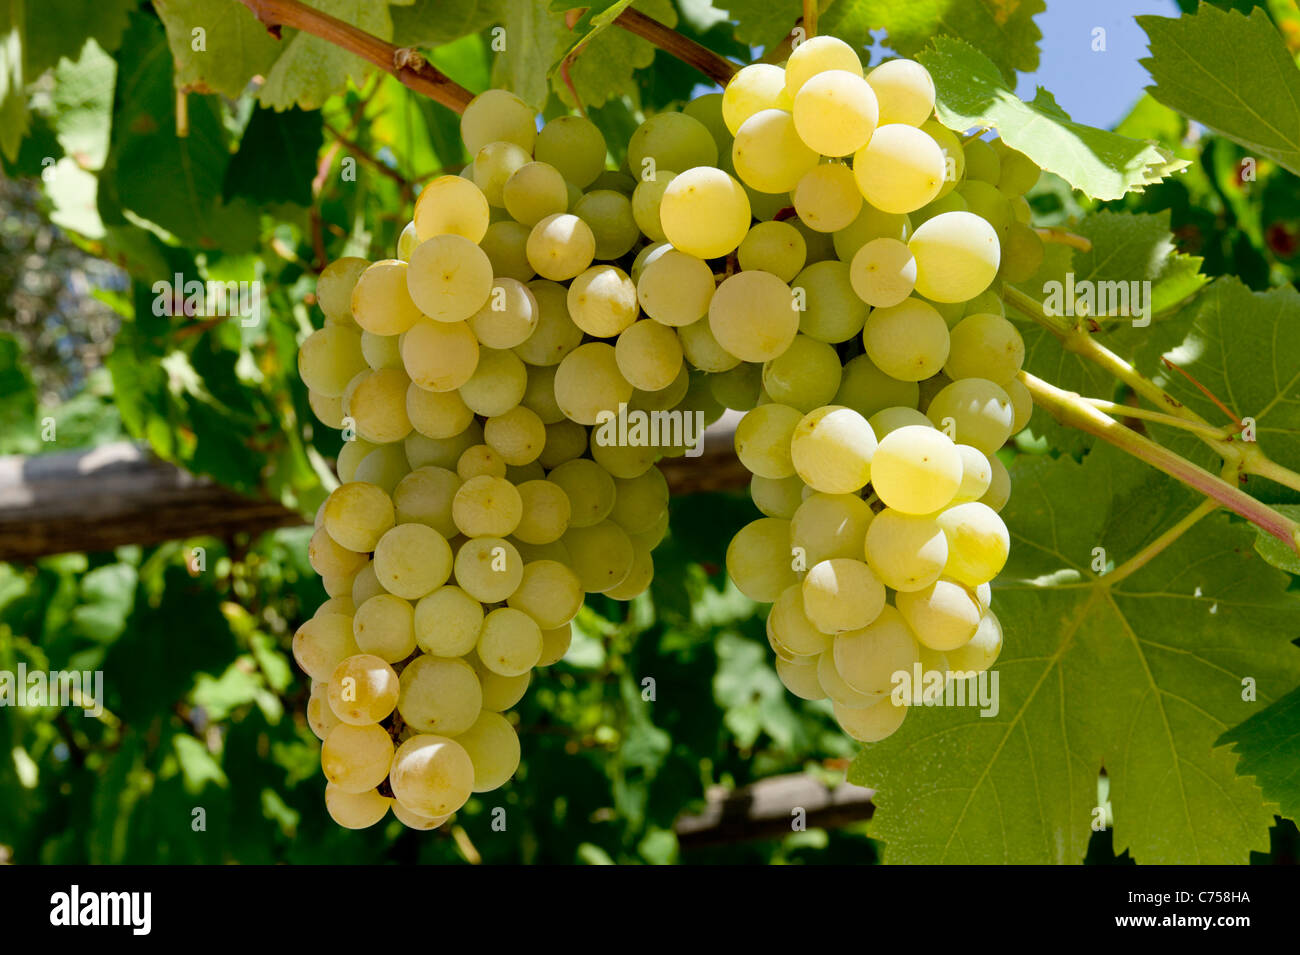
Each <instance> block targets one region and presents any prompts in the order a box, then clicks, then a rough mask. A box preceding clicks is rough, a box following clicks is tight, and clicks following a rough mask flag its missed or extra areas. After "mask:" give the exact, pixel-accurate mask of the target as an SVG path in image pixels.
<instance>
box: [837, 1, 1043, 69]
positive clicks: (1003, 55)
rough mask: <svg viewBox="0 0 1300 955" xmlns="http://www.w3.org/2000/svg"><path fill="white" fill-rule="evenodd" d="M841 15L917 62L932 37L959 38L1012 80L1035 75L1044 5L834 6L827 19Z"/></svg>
mask: <svg viewBox="0 0 1300 955" xmlns="http://www.w3.org/2000/svg"><path fill="white" fill-rule="evenodd" d="M841 9H852V10H854V12H855V15H856V16H860V17H863V18H865V19H866V21H867V22H868V23H870V24H871V26H872V27H874V28H883V29H884V30H885V31H886V34H885V41H884V42H885V45H886V46H888V47H890V48H891V49H893V50H895V51H896V52H898V53H899V54H900V55H902V56H915V55H916V54H917V53H919V52H920V51H921V50H923V49H925V46H926V44H928V43H929V42H930V39H931V38H932V37H935V36H939V35H941V34H946V35H948V36H955V37H957V36H959V37H961V38H962V39H964V40H966V41H967V42H969V43H970V44H971V45H972V46H974V47H975V48H976V49H978V50H980V51H982V52H983V53H984V54H985V55H986V56H988V58H989V59H990V60H992V61H993V63H994V64H996V66H997V68H998V70H999V71H1000V72H1001V73H1002V75H1003V76H1004V77H1006V78H1007V79H1014V77H1015V74H1016V71H1017V70H1021V71H1024V72H1026V73H1029V72H1033V71H1034V70H1036V69H1038V44H1039V42H1040V41H1041V40H1042V39H1043V34H1042V32H1041V31H1040V30H1039V29H1038V25H1037V24H1036V23H1034V17H1036V16H1038V15H1039V14H1040V13H1042V12H1043V11H1044V10H1046V9H1047V4H1046V3H1045V2H1044V0H964V2H962V3H953V2H952V0H837V2H836V3H834V4H832V6H831V8H830V10H829V11H828V14H835V13H837V12H839V11H840V10H841ZM823 26H826V24H825V23H824V22H823ZM827 32H830V30H829V27H828V29H827Z"/></svg>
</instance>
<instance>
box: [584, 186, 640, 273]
mask: <svg viewBox="0 0 1300 955" xmlns="http://www.w3.org/2000/svg"><path fill="white" fill-rule="evenodd" d="M573 214H574V215H576V216H578V217H579V218H580V219H582V221H583V222H585V223H587V225H588V226H590V227H591V232H592V235H593V236H594V237H595V240H596V258H598V259H617V258H619V257H621V256H623V255H624V254H626V253H627V252H629V251H631V249H632V246H634V245H636V242H637V239H639V238H640V237H641V230H640V228H639V227H638V226H637V221H636V216H635V215H633V213H632V201H631V200H630V199H629V198H628V197H627V196H625V195H623V194H622V193H621V192H615V191H614V190H612V189H595V190H593V191H591V192H589V193H587V194H586V195H585V196H583V197H582V198H581V199H579V200H578V201H577V202H576V203H574V206H573Z"/></svg>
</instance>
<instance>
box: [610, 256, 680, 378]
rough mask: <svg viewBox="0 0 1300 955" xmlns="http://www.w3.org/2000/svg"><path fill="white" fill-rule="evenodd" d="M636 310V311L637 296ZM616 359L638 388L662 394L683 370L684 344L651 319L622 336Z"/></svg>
mask: <svg viewBox="0 0 1300 955" xmlns="http://www.w3.org/2000/svg"><path fill="white" fill-rule="evenodd" d="M628 284H629V285H630V284H631V283H630V281H629V283H628ZM632 307H633V309H634V312H635V308H636V304H635V297H634V298H633V306H632ZM614 358H615V361H616V362H617V364H618V370H619V372H620V373H621V374H622V375H623V377H624V378H625V379H627V381H628V382H630V383H631V384H632V386H633V387H634V388H640V389H642V390H644V391H659V390H660V389H663V388H667V387H668V386H669V385H671V384H672V383H673V382H674V381H675V380H676V379H677V376H678V374H680V372H681V370H682V344H681V340H680V339H679V338H678V337H677V333H676V332H675V331H674V330H673V329H671V328H669V327H668V326H667V325H661V324H660V323H659V322H655V321H650V320H648V319H647V320H643V321H639V322H633V323H632V324H631V325H629V326H627V328H626V329H624V330H623V331H622V333H620V334H619V336H618V342H617V343H616V344H615V346H614Z"/></svg>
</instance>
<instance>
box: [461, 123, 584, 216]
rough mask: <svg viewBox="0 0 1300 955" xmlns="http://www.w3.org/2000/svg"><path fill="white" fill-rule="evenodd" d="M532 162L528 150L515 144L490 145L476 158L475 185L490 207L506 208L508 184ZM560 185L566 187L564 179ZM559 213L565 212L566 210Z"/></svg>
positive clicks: (566, 196) (476, 155)
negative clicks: (506, 187) (512, 177)
mask: <svg viewBox="0 0 1300 955" xmlns="http://www.w3.org/2000/svg"><path fill="white" fill-rule="evenodd" d="M532 160H533V157H532V156H531V155H530V154H529V153H528V151H527V150H524V149H521V148H520V147H519V146H516V145H515V144H514V143H506V142H496V143H488V144H487V145H485V146H484V147H483V148H482V149H480V150H479V151H478V153H477V154H475V156H474V162H473V170H474V173H473V175H474V185H476V186H478V187H479V188H480V189H481V190H483V195H484V196H486V197H487V201H488V205H491V206H496V207H497V208H505V204H506V202H505V196H504V191H505V185H506V182H507V181H509V179H510V177H511V176H513V175H514V174H515V173H516V172H518V171H519V170H520V169H522V168H523V167H524V166H527V165H529V164H530V163H531V162H532ZM557 175H558V173H557ZM559 184H560V186H563V185H564V181H563V178H561V180H560V183H559ZM567 198H568V192H567V190H566V191H565V199H566V200H567ZM558 211H560V212H563V211H564V209H560V210H558ZM538 218H541V216H538ZM534 221H536V220H534Z"/></svg>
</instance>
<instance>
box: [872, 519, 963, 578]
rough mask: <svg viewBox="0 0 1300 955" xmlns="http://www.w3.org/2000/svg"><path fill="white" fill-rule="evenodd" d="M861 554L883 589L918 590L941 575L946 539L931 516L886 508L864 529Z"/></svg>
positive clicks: (946, 548)
mask: <svg viewBox="0 0 1300 955" xmlns="http://www.w3.org/2000/svg"><path fill="white" fill-rule="evenodd" d="M864 552H865V554H866V558H867V564H868V565H869V566H870V567H871V569H872V570H874V571H875V572H876V576H877V577H879V578H880V579H881V580H882V581H884V583H885V586H886V587H888V588H890V589H891V590H900V591H905V592H906V591H912V590H920V589H922V588H923V587H928V586H930V585H931V584H932V583H934V582H935V581H936V580H938V579H939V576H940V575H941V574H942V573H943V567H944V563H945V562H946V561H947V560H948V539H947V538H946V537H945V536H944V533H943V528H942V527H940V526H939V524H938V523H937V522H936V521H935V519H934V518H933V517H932V516H930V515H927V514H907V513H904V512H903V511H896V510H894V509H893V508H891V507H887V508H885V509H884V510H883V511H881V512H880V513H879V514H877V515H876V517H875V520H873V521H872V522H871V526H870V527H868V528H867V535H866V541H865V549H864Z"/></svg>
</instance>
